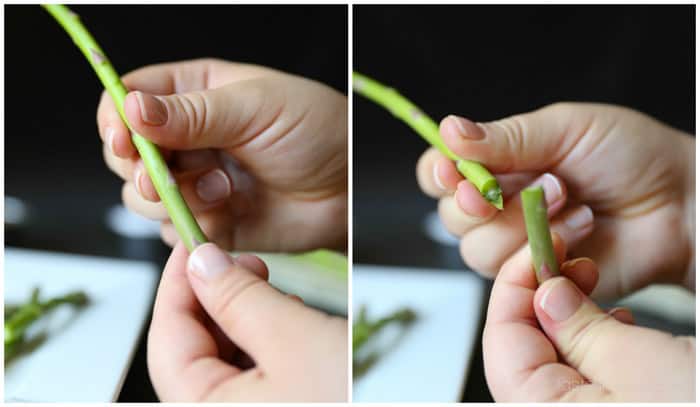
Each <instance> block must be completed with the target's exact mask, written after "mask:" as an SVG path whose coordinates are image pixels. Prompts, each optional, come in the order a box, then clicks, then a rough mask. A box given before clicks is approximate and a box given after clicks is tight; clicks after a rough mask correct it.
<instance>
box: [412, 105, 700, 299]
mask: <svg viewBox="0 0 700 407" xmlns="http://www.w3.org/2000/svg"><path fill="white" fill-rule="evenodd" d="M440 134H441V136H442V137H443V139H444V140H445V143H446V144H447V146H448V147H449V148H450V149H451V150H452V151H453V152H454V153H456V154H457V155H459V156H460V157H463V158H466V159H471V160H475V161H478V162H481V163H482V164H484V165H485V166H486V167H487V168H489V170H491V171H492V172H493V173H494V174H497V178H498V179H499V182H500V184H501V186H502V188H503V191H504V198H505V202H506V203H505V209H504V210H503V211H501V212H499V211H497V210H496V209H495V208H493V207H492V206H491V205H489V204H488V203H487V202H486V201H485V200H484V199H483V198H482V197H481V196H480V195H479V194H478V192H477V191H476V189H475V188H474V187H473V186H472V185H471V184H470V183H469V182H467V181H465V180H464V179H463V178H462V177H461V176H460V175H459V173H458V172H457V171H456V170H455V168H454V165H453V164H452V163H451V162H450V161H449V160H447V159H446V158H445V157H443V156H442V155H441V154H440V153H439V152H437V151H436V150H434V149H429V150H428V151H426V152H425V154H423V156H422V157H421V158H420V160H419V162H418V165H417V177H418V182H419V184H420V186H421V188H422V189H423V191H425V192H426V193H427V194H428V195H430V196H432V197H435V198H437V199H439V205H438V210H439V214H440V217H441V219H442V221H443V223H444V225H445V226H446V228H447V229H448V230H449V231H450V232H451V233H453V234H454V235H456V236H458V237H459V238H460V239H461V244H460V252H461V254H462V257H463V259H464V261H465V262H466V263H467V264H468V265H469V266H471V267H472V268H473V269H475V270H476V271H477V272H479V273H481V274H483V275H485V276H488V277H490V278H493V277H495V276H496V274H497V272H498V270H499V268H500V267H501V265H502V264H503V263H504V262H505V261H506V260H507V259H508V258H509V257H511V256H512V255H513V253H515V252H517V250H519V249H520V248H521V247H522V246H523V245H524V244H525V242H526V233H525V227H524V220H523V217H522V210H521V207H520V202H519V196H518V193H517V192H519V190H520V189H522V188H523V187H525V186H527V185H528V184H531V183H533V182H534V183H538V184H540V185H542V186H543V188H544V190H545V197H546V200H547V203H548V205H549V211H548V215H549V216H550V218H551V224H552V230H553V231H555V232H557V233H558V234H559V235H560V236H561V238H562V239H563V240H564V242H565V243H566V245H567V247H569V248H570V255H571V257H590V258H592V259H595V261H596V262H597V264H598V265H599V267H600V269H601V270H602V271H601V275H600V282H599V284H598V285H597V287H596V289H595V291H594V292H593V296H594V297H595V298H598V299H613V298H619V297H621V296H623V295H625V294H627V293H630V292H633V291H635V290H638V289H640V288H642V287H644V286H646V285H648V284H651V283H671V284H680V285H683V286H685V287H686V288H688V289H690V290H693V291H694V290H695V252H694V248H695V218H694V216H695V215H694V211H695V140H694V139H693V138H691V137H689V136H688V135H687V134H685V133H683V132H681V131H679V130H676V129H673V128H671V127H669V126H666V125H664V124H662V123H660V122H658V121H656V120H654V119H652V118H650V117H649V116H646V115H644V114H641V113H639V112H636V111H633V110H630V109H626V108H622V107H618V106H612V105H602V104H586V103H557V104H554V105H550V106H546V107H544V108H542V109H539V110H536V111H534V112H531V113H526V114H521V115H515V116H512V117H508V118H505V119H502V120H498V121H495V122H489V123H474V122H472V121H470V120H468V119H465V118H461V117H457V116H448V117H446V118H445V119H443V121H442V122H441V124H440ZM630 253H634V255H630Z"/></svg>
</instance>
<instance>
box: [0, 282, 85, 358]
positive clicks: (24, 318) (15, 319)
mask: <svg viewBox="0 0 700 407" xmlns="http://www.w3.org/2000/svg"><path fill="white" fill-rule="evenodd" d="M87 302H88V298H87V296H86V295H85V293H84V292H82V291H75V292H71V293H68V294H66V295H63V296H60V297H56V298H52V299H50V300H48V301H46V302H41V301H39V290H38V289H34V290H33V292H32V297H31V299H30V300H29V302H27V303H26V304H24V305H22V306H20V307H19V308H18V309H17V310H16V311H15V312H13V313H12V315H11V316H10V318H8V319H7V320H6V321H5V357H6V358H7V355H8V354H13V353H14V352H15V350H16V348H17V346H18V345H19V344H20V343H21V342H22V340H23V338H24V333H25V332H26V330H27V328H28V327H29V326H30V325H31V324H32V322H34V321H36V320H37V319H39V318H41V317H42V316H43V315H46V314H47V313H48V312H49V311H51V310H53V309H54V308H56V307H58V306H60V305H63V304H70V305H73V306H75V307H80V306H83V305H85V304H87Z"/></svg>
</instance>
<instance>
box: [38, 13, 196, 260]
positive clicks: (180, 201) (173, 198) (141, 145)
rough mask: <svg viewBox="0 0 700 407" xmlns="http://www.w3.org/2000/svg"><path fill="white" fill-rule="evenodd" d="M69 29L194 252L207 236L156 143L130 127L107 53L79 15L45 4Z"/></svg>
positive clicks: (124, 91)
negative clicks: (107, 94)
mask: <svg viewBox="0 0 700 407" xmlns="http://www.w3.org/2000/svg"><path fill="white" fill-rule="evenodd" d="M42 7H44V8H45V9H46V10H47V11H48V12H49V13H50V14H51V15H52V16H53V17H54V18H55V19H56V21H57V22H58V23H59V24H60V25H61V26H62V27H63V28H64V29H65V30H66V32H67V33H68V34H69V35H70V37H71V38H72V39H73V42H75V44H76V45H77V46H78V48H80V51H82V53H83V55H84V56H85V58H86V59H87V60H88V62H89V63H90V65H91V66H92V68H93V69H94V70H95V73H96V74H97V76H98V77H99V79H100V81H101V82H102V85H103V86H104V87H105V89H106V90H107V92H108V93H109V95H110V96H111V97H112V100H113V101H114V105H115V106H116V107H117V110H118V111H119V115H120V116H121V118H122V120H123V121H124V123H125V124H126V125H127V127H129V129H130V130H131V140H132V141H133V143H134V146H136V149H137V150H138V152H139V155H140V156H141V159H142V160H143V163H144V166H145V167H146V172H147V173H148V176H149V177H150V178H151V180H152V181H153V185H154V186H155V187H156V191H157V192H158V196H160V199H161V201H162V202H163V204H164V205H165V208H166V210H167V211H168V215H169V216H170V219H171V220H172V222H173V224H174V225H175V229H176V230H177V232H178V235H179V236H180V239H181V240H182V241H183V243H184V244H185V246H186V247H187V249H188V250H189V251H192V250H193V249H194V248H195V247H197V246H198V245H199V244H202V243H204V242H206V241H207V238H206V236H205V235H204V233H203V232H202V230H201V229H200V227H199V225H198V224H197V221H196V220H195V218H194V216H192V212H191V211H190V209H189V207H188V206H187V203H186V202H185V200H184V198H183V197H182V194H181V193H180V189H179V188H178V186H177V182H176V181H175V178H174V177H173V176H172V174H171V173H170V170H169V169H168V166H167V165H166V163H165V161H164V160H163V157H162V155H161V154H160V152H159V151H158V147H156V145H155V144H153V143H152V142H150V141H149V140H147V139H146V138H144V137H143V136H141V135H139V134H137V133H136V132H134V131H133V129H131V127H130V126H129V122H128V121H127V120H126V115H125V114H124V99H125V98H126V94H127V89H126V87H125V86H124V84H123V83H122V82H121V79H120V78H119V75H118V74H117V72H116V71H115V70H114V68H113V67H112V64H111V63H110V62H109V60H108V59H107V57H106V56H105V53H104V51H102V49H101V48H100V46H99V45H98V44H97V42H96V41H95V40H94V38H93V37H92V35H90V32H88V30H87V29H86V28H85V26H84V25H83V24H82V23H81V22H80V18H79V17H78V15H77V14H75V13H73V12H72V11H71V10H70V9H68V7H66V6H63V5H60V4H44V5H42Z"/></svg>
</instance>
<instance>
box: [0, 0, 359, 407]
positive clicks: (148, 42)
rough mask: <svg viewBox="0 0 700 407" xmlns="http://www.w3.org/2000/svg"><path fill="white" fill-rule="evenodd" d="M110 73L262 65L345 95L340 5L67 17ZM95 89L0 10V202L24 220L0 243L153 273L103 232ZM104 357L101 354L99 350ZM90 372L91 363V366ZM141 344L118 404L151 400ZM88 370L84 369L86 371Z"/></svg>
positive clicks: (108, 200)
mask: <svg viewBox="0 0 700 407" xmlns="http://www.w3.org/2000/svg"><path fill="white" fill-rule="evenodd" d="M72 9H73V10H74V11H75V12H77V13H78V14H79V15H80V16H81V19H82V21H83V22H84V23H85V25H86V26H87V27H88V29H89V30H90V31H91V32H92V34H93V36H94V37H95V39H96V40H97V41H98V42H99V43H100V45H101V46H102V48H103V49H104V51H105V53H106V54H107V56H108V57H109V58H110V60H111V62H112V63H113V64H114V66H115V68H116V69H117V71H118V72H121V73H126V72H128V71H130V70H133V69H135V68H138V67H141V66H144V65H149V64H154V63H158V62H170V61H178V60H184V59H191V58H201V57H216V58H223V59H228V60H233V61H240V62H248V63H254V64H259V65H267V66H271V67H274V68H277V69H280V70H284V71H287V72H291V73H295V74H298V75H302V76H306V77H310V78H313V79H316V80H319V81H321V82H324V83H326V84H328V85H330V86H333V87H334V88H336V89H338V90H340V91H341V92H345V93H346V92H347V66H348V55H347V54H348V49H347V43H348V41H347V39H348V34H347V31H348V26H347V12H348V11H347V10H348V8H347V6H345V5H338V6H277V5H275V6H167V5H166V6H74V7H72ZM101 91H102V88H101V86H100V83H99V82H98V80H97V77H96V76H95V74H94V73H93V72H92V70H91V68H90V66H89V64H88V63H87V61H85V59H84V57H83V56H82V54H81V53H80V52H79V50H78V49H77V47H75V46H74V45H73V43H72V41H71V40H70V38H69V37H68V35H67V34H66V33H65V32H63V30H62V28H61V27H60V26H59V25H58V24H57V23H56V22H55V21H54V20H53V18H52V17H51V16H50V15H49V14H48V13H47V12H46V11H44V10H42V9H41V8H40V7H39V6H5V192H6V194H8V195H13V196H17V197H20V198H22V199H23V200H25V201H26V202H27V203H28V204H29V205H30V206H31V209H32V217H31V218H30V220H29V222H28V223H27V224H26V225H25V226H24V227H23V228H20V229H19V230H16V229H8V228H6V244H7V245H12V246H24V247H31V248H41V249H48V250H60V251H67V252H76V253H87V254H96V255H105V256H114V257H129V258H141V259H147V260H151V261H155V262H157V263H159V264H163V261H164V260H165V257H166V256H167V254H168V252H169V251H168V250H167V248H166V247H165V246H163V245H162V244H161V243H160V242H157V241H135V240H132V239H122V238H120V237H118V236H116V235H114V234H113V233H111V232H110V231H109V230H108V229H107V227H106V226H105V224H104V215H105V211H106V210H107V208H108V207H110V206H112V205H114V204H116V203H118V202H119V201H120V199H121V198H120V193H121V184H122V183H121V181H120V180H119V179H118V178H117V177H116V176H115V175H114V174H112V173H111V172H109V170H108V169H107V168H106V166H105V165H104V163H103V160H102V153H101V152H102V150H101V141H100V139H99V137H98V133H97V126H96V122H95V113H96V109H97V102H98V99H99V96H100V93H101ZM105 352H109V349H105ZM96 362H97V361H96ZM145 363H146V362H145V347H144V340H142V341H141V344H140V347H139V350H138V352H137V354H136V357H135V360H134V362H133V365H132V368H131V370H130V372H129V375H128V376H127V378H126V382H125V384H124V388H123V390H122V393H121V395H120V397H119V400H120V401H150V400H155V394H154V393H153V390H152V388H151V385H150V382H149V380H148V376H147V373H146V364H145ZM98 368H99V366H98V365H96V369H98Z"/></svg>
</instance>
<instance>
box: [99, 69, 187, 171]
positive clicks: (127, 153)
mask: <svg viewBox="0 0 700 407" xmlns="http://www.w3.org/2000/svg"><path fill="white" fill-rule="evenodd" d="M175 69H176V68H175V66H174V64H160V65H152V66H148V67H144V68H141V69H137V70H135V71H133V72H130V73H128V74H127V75H125V76H124V77H123V78H122V82H123V83H124V86H126V87H127V89H138V90H142V91H145V92H151V93H156V94H169V93H173V92H174V91H175V89H174V74H175ZM97 127H98V129H99V132H100V137H101V138H102V142H103V143H104V144H105V146H107V148H108V150H109V151H110V152H111V153H112V154H114V155H116V156H117V157H119V158H134V157H136V156H137V155H138V153H137V151H136V148H135V147H134V145H133V143H132V142H131V132H130V131H129V129H128V128H127V127H126V125H125V124H124V121H123V120H122V118H121V116H120V115H119V112H118V111H117V108H116V106H115V105H114V101H113V100H112V97H111V96H110V95H109V94H108V93H107V92H106V91H104V92H102V96H101V97H100V103H99V105H98V106H97Z"/></svg>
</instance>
